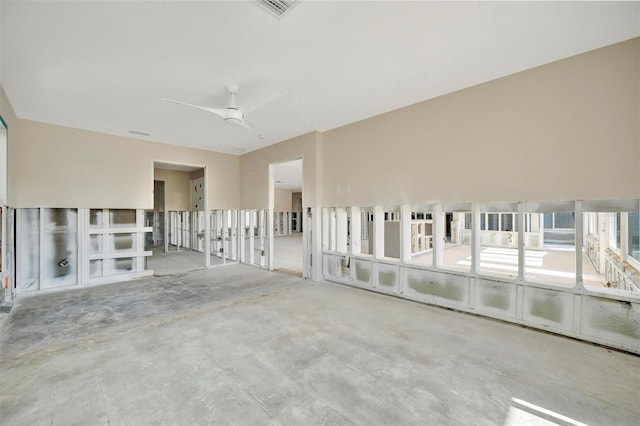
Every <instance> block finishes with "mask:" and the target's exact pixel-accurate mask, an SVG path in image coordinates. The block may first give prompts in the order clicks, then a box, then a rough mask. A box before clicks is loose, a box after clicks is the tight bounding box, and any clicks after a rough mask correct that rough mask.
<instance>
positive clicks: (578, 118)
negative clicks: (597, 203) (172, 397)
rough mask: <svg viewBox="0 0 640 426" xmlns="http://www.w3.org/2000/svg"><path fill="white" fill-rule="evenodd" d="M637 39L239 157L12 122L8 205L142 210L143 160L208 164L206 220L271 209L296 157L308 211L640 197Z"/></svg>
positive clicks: (147, 191)
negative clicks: (272, 178)
mask: <svg viewBox="0 0 640 426" xmlns="http://www.w3.org/2000/svg"><path fill="white" fill-rule="evenodd" d="M639 75H640V39H634V40H631V41H628V42H624V43H619V44H616V45H612V46H609V47H606V48H603V49H599V50H595V51H592V52H588V53H585V54H582V55H578V56H575V57H572V58H568V59H565V60H562V61H558V62H555V63H551V64H547V65H544V66H541V67H538V68H535V69H532V70H528V71H525V72H522V73H518V74H514V75H512V76H508V77H505V78H502V79H498V80H495V81H492V82H488V83H485V84H482V85H479V86H475V87H472V88H469V89H465V90H461V91H459V92H455V93H452V94H449V95H446V96H442V97H439V98H436V99H432V100H429V101H425V102H422V103H419V104H416V105H412V106H408V107H405V108H402V109H399V110H396V111H392V112H389V113H387V114H383V115H380V116H377V117H373V118H370V119H367V120H363V121H360V122H357V123H353V124H350V125H347V126H343V127H340V128H338V129H334V130H330V131H327V132H324V133H320V132H312V133H309V134H306V135H302V136H299V137H296V138H292V139H290V140H287V141H284V142H281V143H278V144H275V145H272V146H269V147H266V148H263V149H260V150H257V151H254V152H251V153H248V154H245V155H242V156H240V157H238V156H233V155H227V154H221V153H214V152H210V151H203V150H196V149H190V148H182V147H178V146H172V145H165V144H157V143H151V142H147V141H142V140H138V139H131V138H126V137H118V136H112V135H106V134H100V133H96V132H89V131H84V130H77V129H71V128H66V127H61V126H55V125H50V124H45V123H39V122H33V121H28V120H21V119H16V118H15V115H14V114H13V111H12V110H11V106H10V105H9V103H8V101H7V99H6V97H5V95H4V93H3V92H2V93H1V95H2V96H1V97H0V107H1V108H2V109H1V110H0V113H2V115H3V117H4V118H5V120H7V122H8V124H9V194H8V198H9V202H10V203H11V204H13V205H15V206H17V207H32V206H33V207H35V206H42V207H47V206H49V207H54V206H55V207H112V208H113V207H127V208H136V207H137V208H151V207H152V204H153V196H152V190H153V166H152V164H153V161H154V160H155V161H164V162H179V163H186V164H191V165H202V166H207V168H208V169H207V176H208V195H209V208H211V209H216V208H220V209H222V208H238V207H240V208H267V207H268V194H269V180H268V176H269V172H268V171H269V164H275V163H281V162H286V161H291V160H295V159H298V158H303V185H304V206H305V207H309V206H322V205H325V206H332V205H336V206H339V205H361V206H367V205H374V204H382V205H397V204H403V203H420V202H429V201H519V200H524V201H529V200H573V199H606V198H637V197H640V78H639V77H638V76H639Z"/></svg>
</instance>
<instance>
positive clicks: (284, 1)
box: [255, 0, 300, 18]
mask: <svg viewBox="0 0 640 426" xmlns="http://www.w3.org/2000/svg"><path fill="white" fill-rule="evenodd" d="M255 3H257V4H259V5H260V6H262V7H263V8H264V9H266V10H268V11H269V12H271V14H273V15H275V16H276V17H277V18H282V16H283V15H284V14H285V13H287V12H288V11H289V9H291V8H292V7H293V6H295V5H296V4H298V3H300V0H255Z"/></svg>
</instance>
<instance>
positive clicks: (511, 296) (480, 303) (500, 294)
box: [474, 278, 517, 318]
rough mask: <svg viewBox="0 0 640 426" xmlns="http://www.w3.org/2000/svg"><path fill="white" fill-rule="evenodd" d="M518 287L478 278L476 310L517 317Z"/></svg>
mask: <svg viewBox="0 0 640 426" xmlns="http://www.w3.org/2000/svg"><path fill="white" fill-rule="evenodd" d="M516 292H517V289H516V286H514V285H512V284H508V283H504V282H499V281H491V280H486V279H481V278H477V279H476V288H475V305H474V306H475V309H476V310H477V311H479V312H488V313H495V314H500V315H508V316H511V317H514V318H515V316H516Z"/></svg>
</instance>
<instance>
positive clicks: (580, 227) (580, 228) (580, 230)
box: [573, 201, 584, 290]
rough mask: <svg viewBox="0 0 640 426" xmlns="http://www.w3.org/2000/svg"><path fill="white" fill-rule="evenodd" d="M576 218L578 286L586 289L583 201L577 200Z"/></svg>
mask: <svg viewBox="0 0 640 426" xmlns="http://www.w3.org/2000/svg"><path fill="white" fill-rule="evenodd" d="M573 211H574V214H575V217H576V220H575V235H576V250H575V251H576V288H578V289H581V290H584V282H583V280H582V246H583V241H582V239H583V236H584V232H583V228H584V227H583V216H582V201H576V202H575V207H574V209H573Z"/></svg>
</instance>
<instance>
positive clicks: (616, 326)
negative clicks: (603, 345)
mask: <svg viewBox="0 0 640 426" xmlns="http://www.w3.org/2000/svg"><path fill="white" fill-rule="evenodd" d="M580 324H581V332H582V333H583V334H585V335H587V336H591V337H596V338H599V339H605V340H608V341H612V342H615V343H618V344H622V345H625V346H627V347H631V348H634V347H635V351H636V352H640V304H638V303H631V302H625V301H621V300H612V299H605V298H602V297H595V296H583V299H582V312H581V322H580Z"/></svg>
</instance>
